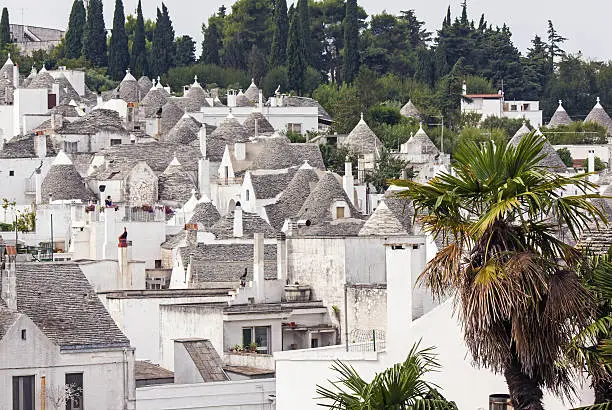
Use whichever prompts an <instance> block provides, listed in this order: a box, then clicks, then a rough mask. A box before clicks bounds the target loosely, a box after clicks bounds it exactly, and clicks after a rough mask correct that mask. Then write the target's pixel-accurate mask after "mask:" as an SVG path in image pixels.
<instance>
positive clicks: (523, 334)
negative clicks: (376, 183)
mask: <svg viewBox="0 0 612 410" xmlns="http://www.w3.org/2000/svg"><path fill="white" fill-rule="evenodd" d="M544 143H545V139H544V138H542V137H539V136H537V135H535V134H534V133H532V134H530V135H527V136H525V137H524V138H523V139H522V140H521V141H520V143H519V144H518V146H516V147H515V146H513V145H506V144H502V145H498V144H495V143H493V142H492V141H489V142H487V143H485V144H481V145H478V144H476V143H473V142H468V143H465V144H461V145H459V146H458V148H457V149H456V150H455V153H454V163H453V168H454V170H453V171H454V172H453V175H450V174H442V175H440V176H439V177H437V178H434V179H433V180H431V181H429V182H428V183H427V184H419V183H416V182H413V181H403V184H404V185H406V186H407V187H409V190H407V191H405V192H404V193H403V195H404V196H405V197H406V198H407V199H411V200H412V201H413V204H414V206H415V209H416V214H418V215H417V217H418V216H424V219H423V225H424V226H423V228H424V229H426V230H427V231H428V232H431V233H432V234H433V235H434V236H435V237H439V238H442V239H445V240H446V241H447V242H446V245H444V246H443V247H442V248H441V249H440V251H439V252H438V254H437V255H436V256H435V257H434V259H432V261H431V262H430V263H429V264H428V266H427V267H426V268H425V271H424V272H423V273H422V275H421V278H420V280H421V282H422V283H425V284H426V285H427V286H428V287H429V288H430V289H431V290H432V292H433V293H434V294H435V295H436V296H438V297H442V296H446V295H454V296H455V297H456V302H457V308H458V310H459V312H460V315H459V317H460V320H461V321H462V325H463V326H462V327H463V332H464V338H465V342H466V344H467V346H468V349H469V351H470V352H471V355H472V358H473V360H474V361H475V363H476V365H479V366H483V367H487V368H489V369H491V370H493V371H496V372H500V373H503V374H504V376H505V378H506V382H507V384H508V389H509V392H510V396H511V398H512V405H513V407H514V408H515V409H517V410H541V409H543V405H542V397H543V393H542V389H544V388H546V389H549V390H551V391H552V392H554V393H555V394H557V395H559V396H560V395H562V394H564V393H566V392H568V391H571V389H572V386H573V383H574V380H575V377H577V375H576V374H575V373H574V371H573V370H572V368H570V367H564V366H559V365H558V364H559V363H561V362H564V361H567V359H568V357H567V354H566V351H567V348H568V346H569V345H570V343H571V340H572V338H573V336H574V335H575V329H576V328H577V327H578V328H580V327H582V328H584V327H586V326H587V325H588V324H589V323H590V319H591V311H592V306H591V298H590V296H589V295H588V292H587V290H586V289H585V288H584V286H583V285H582V284H581V281H580V278H579V276H578V269H579V266H578V262H579V258H576V253H577V251H576V249H575V248H574V247H572V246H570V245H568V244H567V243H565V242H563V240H562V239H559V236H558V230H560V229H562V230H563V231H564V232H567V235H569V236H571V237H572V238H573V240H576V239H577V236H578V235H579V233H580V232H581V231H582V230H583V229H589V228H588V226H589V225H590V224H592V223H597V222H598V221H601V220H604V221H605V217H604V215H603V213H602V212H601V210H600V209H599V208H598V207H597V206H596V205H594V204H593V203H592V202H591V198H593V197H599V196H598V195H593V194H591V192H593V190H594V189H596V188H595V187H596V186H595V185H594V184H592V183H590V182H589V181H588V179H587V176H586V174H579V175H575V176H571V177H564V176H560V175H558V174H554V173H551V172H549V171H547V170H546V169H543V168H541V167H539V166H538V162H539V161H540V159H541V154H540V153H541V152H542V148H543V147H544ZM483 181H486V184H483ZM569 187H572V189H577V190H579V191H580V193H579V194H577V195H573V196H566V197H559V195H558V194H557V192H559V190H562V189H567V188H569ZM551 220H552V221H557V222H558V224H559V225H560V226H561V227H560V226H559V225H557V223H553V224H551V223H549V222H550V221H551Z"/></svg>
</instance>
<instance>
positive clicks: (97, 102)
mask: <svg viewBox="0 0 612 410" xmlns="http://www.w3.org/2000/svg"><path fill="white" fill-rule="evenodd" d="M102 104H104V99H103V98H102V94H98V95H97V96H96V106H97V107H100V106H101V105H102Z"/></svg>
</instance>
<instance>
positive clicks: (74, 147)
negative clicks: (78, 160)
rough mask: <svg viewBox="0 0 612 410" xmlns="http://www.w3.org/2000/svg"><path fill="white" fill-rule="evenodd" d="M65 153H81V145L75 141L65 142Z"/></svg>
mask: <svg viewBox="0 0 612 410" xmlns="http://www.w3.org/2000/svg"><path fill="white" fill-rule="evenodd" d="M64 151H66V152H67V153H69V154H70V153H73V152H78V151H79V143H78V142H76V141H74V142H68V141H65V142H64Z"/></svg>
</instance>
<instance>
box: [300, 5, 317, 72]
mask: <svg viewBox="0 0 612 410" xmlns="http://www.w3.org/2000/svg"><path fill="white" fill-rule="evenodd" d="M297 14H298V16H299V19H300V29H301V33H300V36H301V37H302V47H303V50H302V54H303V55H304V63H305V64H306V66H309V65H312V61H313V57H314V56H313V55H312V47H311V43H312V38H311V35H310V9H309V7H308V0H298V2H297Z"/></svg>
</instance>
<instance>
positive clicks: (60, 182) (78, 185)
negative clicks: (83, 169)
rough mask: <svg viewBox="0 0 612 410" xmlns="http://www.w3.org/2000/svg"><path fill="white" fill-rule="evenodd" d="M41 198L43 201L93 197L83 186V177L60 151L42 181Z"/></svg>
mask: <svg viewBox="0 0 612 410" xmlns="http://www.w3.org/2000/svg"><path fill="white" fill-rule="evenodd" d="M41 189H42V199H43V201H44V202H45V203H48V202H49V198H51V200H52V201H57V200H73V199H80V200H82V201H88V200H90V199H92V198H93V197H94V195H93V193H92V192H91V191H90V190H89V189H88V188H87V187H86V186H85V182H83V178H81V175H80V174H79V173H78V171H77V170H76V167H75V166H74V164H73V163H72V161H71V160H70V158H68V156H67V155H66V154H65V153H64V152H63V151H60V153H59V154H57V157H56V158H55V160H54V161H53V164H52V165H51V168H50V169H49V173H48V174H47V176H46V177H45V179H44V180H43V181H42V188H41Z"/></svg>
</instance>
